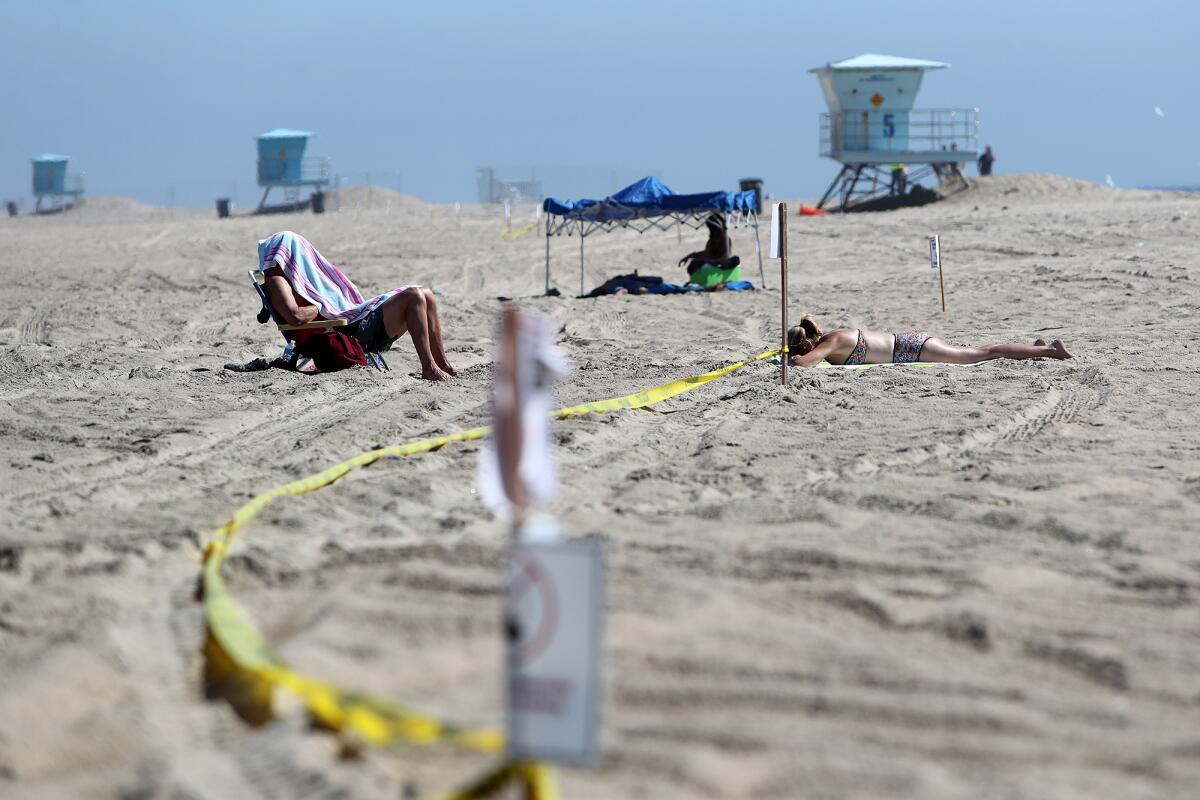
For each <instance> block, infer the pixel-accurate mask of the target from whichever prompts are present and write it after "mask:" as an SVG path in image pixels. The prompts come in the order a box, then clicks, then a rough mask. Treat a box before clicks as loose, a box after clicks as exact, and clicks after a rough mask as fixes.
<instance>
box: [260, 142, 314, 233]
mask: <svg viewBox="0 0 1200 800" xmlns="http://www.w3.org/2000/svg"><path fill="white" fill-rule="evenodd" d="M312 136H313V134H312V133H310V132H308V131H292V130H286V129H284V128H276V129H275V130H273V131H267V132H266V133H260V134H259V135H258V136H257V137H255V138H256V139H257V140H258V185H259V186H261V187H263V195H262V199H261V200H259V201H258V210H259V212H260V213H261V212H264V211H275V210H283V209H287V210H293V209H296V208H300V207H302V206H305V205H307V204H308V202H309V201H307V200H306V201H301V200H300V189H301V188H302V187H305V186H311V187H313V188H314V189H316V190H317V192H316V193H315V194H314V198H313V210H314V211H316V210H317V207H318V204H320V205H321V206H322V209H321V210H323V195H322V194H321V191H320V190H322V189H323V188H324V187H326V186H328V185H329V159H327V158H321V157H315V156H310V157H308V158H305V157H304V150H305V148H307V147H308V140H309V139H310V138H311V137H312ZM275 188H280V189H283V191H284V195H283V196H284V201H285V205H284V206H277V207H272V208H268V207H267V195H269V194H270V193H271V190H272V189H275ZM316 196H321V201H320V202H319V203H318V201H317V200H316Z"/></svg>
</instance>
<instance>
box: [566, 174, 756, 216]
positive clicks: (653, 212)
mask: <svg viewBox="0 0 1200 800" xmlns="http://www.w3.org/2000/svg"><path fill="white" fill-rule="evenodd" d="M542 209H543V210H544V211H545V212H546V213H547V214H555V215H557V216H560V217H573V218H575V219H581V220H587V221H591V222H607V221H609V220H624V219H641V218H643V217H659V216H665V215H668V214H679V213H684V214H687V213H692V214H703V213H706V212H710V211H721V212H725V213H730V212H742V213H749V212H751V211H757V210H758V209H756V208H755V207H754V192H704V193H702V194H675V192H673V191H671V190H670V189H669V188H668V187H667V186H665V185H664V184H663V183H662V182H661V181H659V180H658V179H657V178H654V177H650V176H647V177H645V178H642V179H641V180H640V181H636V182H635V183H631V184H629V185H628V186H626V187H625V188H624V189H622V190H621V191H619V192H616V193H614V194H612V195H610V196H608V197H606V198H604V199H603V200H556V199H555V198H553V197H547V198H546V201H545V202H544V203H543V204H542Z"/></svg>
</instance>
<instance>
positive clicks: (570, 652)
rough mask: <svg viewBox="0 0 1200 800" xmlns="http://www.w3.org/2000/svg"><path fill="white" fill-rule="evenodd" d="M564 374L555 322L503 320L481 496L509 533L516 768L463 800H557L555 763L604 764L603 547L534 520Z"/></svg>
mask: <svg viewBox="0 0 1200 800" xmlns="http://www.w3.org/2000/svg"><path fill="white" fill-rule="evenodd" d="M565 371H566V369H565V363H564V361H563V359H562V358H561V356H560V355H559V354H558V352H557V351H556V350H555V347H554V341H553V337H552V333H551V327H550V324H549V321H548V320H547V319H546V318H545V317H543V316H541V315H538V314H533V313H523V312H521V311H519V310H518V309H516V308H515V307H512V306H510V307H508V308H506V309H505V311H504V315H503V317H502V318H501V324H500V347H499V354H498V358H497V360H496V382H495V395H494V400H493V416H494V421H493V428H492V431H493V433H492V437H491V439H490V440H489V441H488V443H487V445H486V446H485V448H484V450H483V453H482V459H481V461H480V470H479V472H480V494H481V496H482V498H483V500H484V502H485V503H486V504H487V505H488V506H489V507H490V508H491V509H492V510H493V511H494V512H495V513H496V514H497V515H498V516H500V517H502V518H504V519H507V520H509V521H510V522H511V523H512V533H513V542H512V550H511V553H510V556H509V561H508V576H507V592H506V604H505V612H504V619H505V626H504V627H505V633H506V637H507V641H506V662H507V665H508V682H507V694H508V724H507V730H508V736H507V742H508V750H507V756H508V760H507V762H506V763H505V764H503V765H501V766H500V767H499V768H498V769H496V770H493V771H492V772H490V773H488V774H487V775H485V776H484V777H483V778H481V779H480V780H479V781H478V782H476V784H475V785H474V786H473V787H471V788H470V789H468V790H467V791H465V792H464V793H462V794H460V795H459V796H460V797H464V798H465V797H483V796H486V795H489V794H492V793H494V792H495V791H497V790H499V789H500V788H501V787H503V786H504V785H506V784H508V783H510V782H512V781H516V782H518V783H519V784H521V785H523V787H524V791H525V796H526V797H527V798H530V799H531V800H534V799H535V798H536V800H548V799H549V798H555V797H557V796H558V794H557V789H556V786H555V781H554V778H553V773H552V772H551V770H550V767H549V766H548V765H547V762H553V763H559V764H568V765H572V766H591V765H593V764H595V763H596V760H597V757H598V754H599V732H600V704H601V684H602V677H601V676H602V672H601V667H602V664H603V652H602V647H603V637H602V632H603V614H604V558H603V555H604V554H603V547H602V544H601V542H600V541H599V540H598V539H595V538H584V539H576V540H566V539H564V538H563V536H562V534H561V532H560V529H559V526H558V523H557V521H556V520H554V519H553V518H551V517H549V516H546V515H538V514H537V513H536V509H537V508H538V507H539V506H541V505H543V504H545V503H546V502H548V501H549V500H550V499H551V498H552V497H553V496H554V494H555V493H556V491H557V489H558V478H557V471H556V468H555V462H554V457H553V453H552V451H551V439H550V435H551V433H550V424H551V423H550V410H551V407H552V403H553V399H554V398H553V395H552V392H551V388H552V386H553V383H554V380H555V379H556V378H558V377H560V376H561V375H562V374H564V372H565Z"/></svg>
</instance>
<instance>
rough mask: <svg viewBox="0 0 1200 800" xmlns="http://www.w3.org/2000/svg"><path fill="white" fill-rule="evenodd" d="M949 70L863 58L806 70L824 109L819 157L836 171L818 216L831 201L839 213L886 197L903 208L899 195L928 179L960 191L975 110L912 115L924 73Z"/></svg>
mask: <svg viewBox="0 0 1200 800" xmlns="http://www.w3.org/2000/svg"><path fill="white" fill-rule="evenodd" d="M949 66H950V65H949V64H943V63H941V62H940V61H922V60H920V59H916V58H900V57H898V56H885V55H877V54H874V53H868V54H865V55H861V56H855V57H854V58H848V59H846V60H844V61H838V62H836V63H832V64H826V65H825V66H823V67H817V68H815V69H811V70H809V72H813V73H816V75H817V79H818V80H819V81H820V83H821V91H822V93H823V94H824V95H825V104H826V105H827V106H828V107H829V111H828V113H825V114H822V115H821V121H820V127H821V155H822V156H824V157H826V158H831V159H833V160H834V161H837V162H839V163H840V164H841V165H842V168H841V171H840V172H838V176H837V177H836V178H834V180H833V183H832V184H830V186H829V189H827V190H826V192H825V194H824V196H823V197H822V198H821V201H820V203H818V204H817V205H818V207H819V208H824V207H825V204H826V203H827V202H829V201H830V200H831V199H832V198H834V197H836V198H838V208H839V210H841V211H846V210H847V209H848V208H850V207H851V206H854V205H858V204H860V203H865V202H867V201H871V200H875V199H877V198H881V197H887V196H889V195H890V196H893V197H899V198H900V199H898V200H897V201H896V202H895V205H907V204H910V203H908V202H906V201H905V200H904V197H903V196H905V195H906V194H907V193H906V189H909V188H911V187H916V186H917V185H918V184H919V183H920V181H921V180H922V179H923V178H926V177H929V176H933V177H935V178H936V179H937V182H938V185H939V186H947V185H951V184H953V185H958V186H960V187H963V188H965V187H966V185H967V184H966V179H965V178H964V177H963V172H962V164H964V163H966V162H968V161H974V160H975V158H976V157H977V156H978V153H977V150H978V129H979V109H977V108H958V109H945V108H913V104H914V102H915V101H916V99H917V92H918V91H919V90H920V88H921V81H922V79H923V78H924V77H925V73H926V72H928V71H930V70H937V69H947V68H948V67H949ZM925 194H926V195H928V196H930V197H932V196H933V195H932V193H931V192H925Z"/></svg>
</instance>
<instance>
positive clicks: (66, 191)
mask: <svg viewBox="0 0 1200 800" xmlns="http://www.w3.org/2000/svg"><path fill="white" fill-rule="evenodd" d="M70 160H71V157H70V156H56V155H53V154H51V153H45V154H44V155H40V156H38V157H37V158H35V159H33V194H34V196H35V197H36V198H37V205H36V207H35V208H34V211H35V213H38V214H41V213H49V212H53V211H63V210H65V209H67V208H70V207H71V205H72V203H73V202H74V201H76V200H78V199H79V197H80V195H82V194H83V178H82V177H81V176H79V175H69V174H67V163H68V162H69V161H70Z"/></svg>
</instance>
